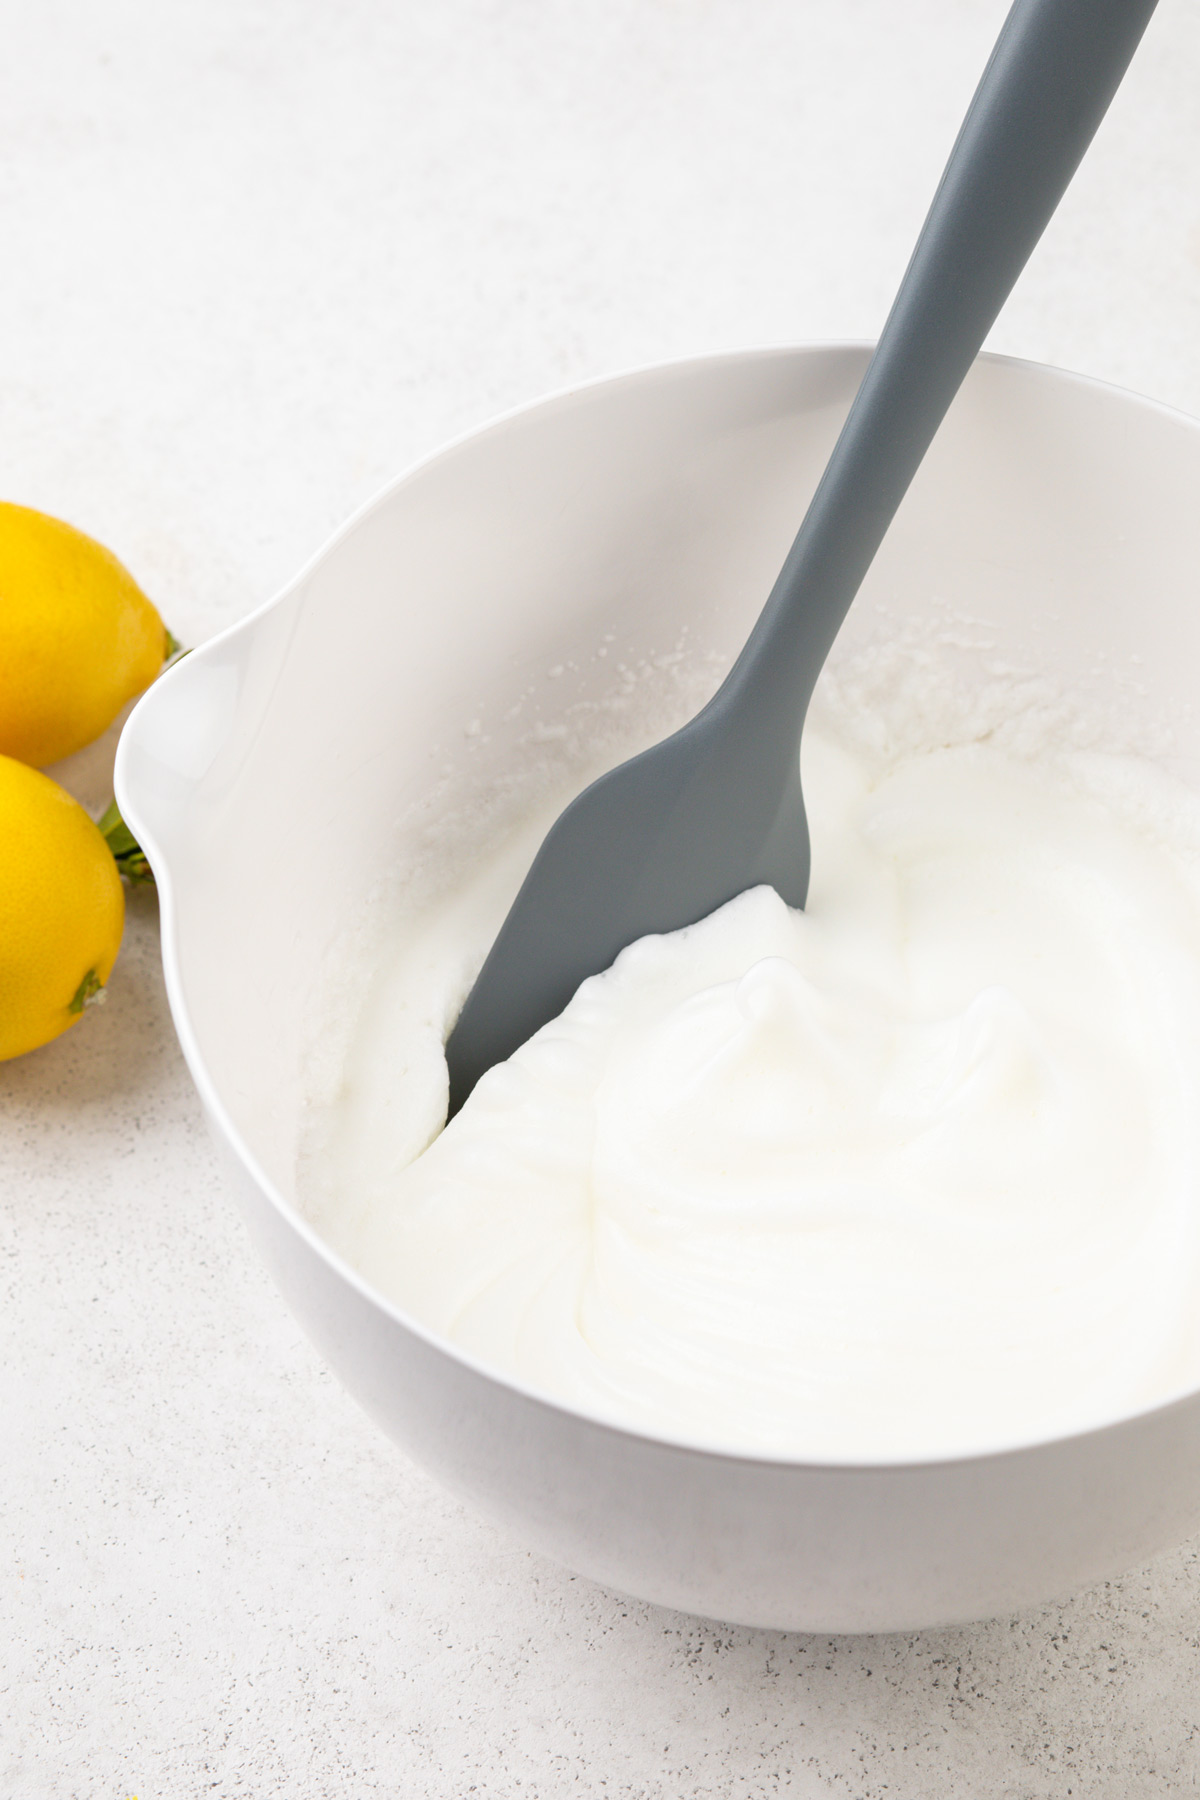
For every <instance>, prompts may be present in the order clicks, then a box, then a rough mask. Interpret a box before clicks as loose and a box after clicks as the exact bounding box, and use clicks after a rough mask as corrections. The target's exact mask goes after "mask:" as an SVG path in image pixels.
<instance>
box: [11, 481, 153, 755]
mask: <svg viewBox="0 0 1200 1800" xmlns="http://www.w3.org/2000/svg"><path fill="white" fill-rule="evenodd" d="M169 641H170V640H169V638H168V635H167V630H166V627H165V626H164V624H163V622H162V620H161V619H160V618H159V616H158V613H157V612H156V611H155V608H154V607H153V606H152V605H151V603H150V601H149V600H147V598H146V596H145V594H143V592H142V590H141V588H140V587H139V586H138V585H137V582H136V581H135V580H134V579H133V576H132V575H130V573H129V571H128V570H127V569H125V568H124V567H123V566H122V565H121V564H120V563H119V562H118V561H117V559H116V557H115V556H114V555H113V554H112V552H111V551H109V550H106V549H105V548H104V546H103V544H98V543H96V541H95V539H94V538H90V537H85V536H84V534H83V532H82V531H76V530H75V528H74V526H72V525H65V524H64V523H63V521H62V520H61V519H52V518H50V517H49V516H48V514H46V513H40V512H34V510H33V509H32V507H28V506H13V505H11V504H9V503H8V502H6V501H0V754H3V755H5V756H15V757H17V758H18V759H19V760H20V761H21V762H25V763H32V764H33V766H34V768H36V769H40V768H43V767H44V766H45V764H46V763H52V762H57V761H58V760H59V758H60V757H63V756H70V755H71V754H72V753H73V752H74V751H76V750H82V749H83V746H84V745H85V744H90V743H91V741H92V739H93V738H97V737H99V736H100V733H101V732H102V731H105V730H107V728H108V726H110V725H111V724H112V722H113V720H114V719H115V718H116V716H117V714H118V713H119V712H120V710H121V708H122V707H123V706H124V705H125V702H126V701H127V700H132V699H133V697H134V695H135V694H140V693H141V691H142V689H143V688H145V687H149V685H150V683H151V682H152V681H153V680H154V677H155V676H156V675H157V674H158V672H159V670H160V669H161V668H162V665H163V660H164V658H165V656H166V654H167V648H168V643H169Z"/></svg>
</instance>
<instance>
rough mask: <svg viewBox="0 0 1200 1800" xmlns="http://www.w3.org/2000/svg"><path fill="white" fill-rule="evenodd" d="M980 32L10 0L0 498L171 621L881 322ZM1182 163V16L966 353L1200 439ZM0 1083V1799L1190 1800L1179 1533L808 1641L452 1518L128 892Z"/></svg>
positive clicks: (1194, 1616) (990, 13)
mask: <svg viewBox="0 0 1200 1800" xmlns="http://www.w3.org/2000/svg"><path fill="white" fill-rule="evenodd" d="M1003 12H1004V0H905V4H903V5H900V4H897V0H493V3H491V4H488V3H487V0H343V3H342V4H341V5H339V6H337V7H334V6H332V5H328V4H325V5H322V4H319V3H318V0H290V3H289V0H279V3H276V4H269V5H268V4H262V3H261V0H238V3H235V0H207V4H205V5H203V6H202V5H200V4H192V5H181V4H178V3H177V0H166V3H163V0H160V3H159V4H157V5H152V4H151V3H150V0H125V3H123V4H122V3H121V0H92V3H91V4H84V3H83V0H41V3H40V4H38V5H36V6H32V5H29V4H24V5H21V4H20V3H19V0H3V4H2V5H0V42H2V44H3V55H2V56H0V269H2V275H0V495H3V496H4V497H5V498H9V499H14V500H19V501H23V502H26V503H29V504H32V505H35V506H40V507H43V508H45V509H46V510H48V511H51V512H54V513H57V514H60V515H62V516H65V517H67V518H69V519H71V520H72V521H74V522H75V523H76V524H78V525H80V526H82V527H84V528H85V529H87V530H89V531H92V532H93V533H95V534H96V535H97V536H99V537H100V538H102V539H103V540H104V541H106V542H107V543H109V544H110V545H111V546H112V547H113V549H115V550H116V551H117V553H118V554H119V555H120V556H121V557H122V558H123V559H124V560H125V561H126V562H127V563H128V564H129V565H130V566H131V568H132V569H133V570H134V572H135V574H137V576H138V577H139V579H140V580H141V581H142V582H143V584H144V585H145V586H146V587H147V589H148V590H149V591H150V593H151V594H152V595H153V596H154V597H155V598H156V600H157V601H158V603H159V605H160V607H161V609H162V611H163V613H164V614H165V616H166V618H167V619H168V621H169V623H170V624H171V626H172V628H173V629H174V631H175V633H176V635H177V636H179V637H180V638H182V639H183V640H184V641H185V642H189V643H198V642H200V641H202V640H203V639H204V638H205V637H207V636H208V635H210V634H211V633H212V632H213V631H215V630H216V629H218V628H219V627H220V626H222V625H224V624H226V623H228V622H230V621H231V620H233V619H235V618H237V617H239V616H240V615H241V614H242V613H243V612H244V611H245V610H246V609H247V608H248V607H249V606H251V605H252V604H254V603H256V602H258V601H260V600H262V599H264V598H266V597H267V596H268V595H269V594H270V593H271V591H272V590H273V589H274V588H276V587H277V586H278V585H280V584H281V583H282V582H283V581H284V580H285V579H286V578H288V577H289V576H290V575H291V574H292V573H293V572H294V570H295V569H296V567H297V566H298V564H299V563H300V562H301V561H302V560H303V559H304V558H306V557H307V556H308V555H309V554H310V553H311V552H312V551H313V550H315V549H316V548H317V547H318V546H319V544H320V543H321V542H322V540H323V539H324V538H325V536H326V535H327V534H328V533H329V532H330V530H331V529H332V528H333V527H334V526H336V525H337V524H338V523H339V522H340V520H341V519H342V518H343V517H344V516H345V515H346V513H347V512H348V511H349V510H350V509H351V508H352V507H354V506H356V505H357V504H358V503H359V502H360V501H362V500H363V499H365V498H366V497H367V496H369V495H370V493H371V492H372V491H373V490H374V489H375V488H376V487H377V486H378V485H379V484H380V483H381V482H382V481H384V480H385V479H387V478H388V477H390V476H391V475H393V474H394V473H396V472H397V471H398V470H399V469H400V468H401V467H403V466H404V465H405V464H406V463H408V462H409V461H411V460H412V459H413V458H415V457H417V456H419V455H421V454H423V453H425V452H426V451H429V450H431V449H433V448H434V447H435V446H436V445H437V444H438V443H439V442H440V441H441V440H443V439H445V438H447V437H448V436H450V435H451V434H454V433H457V432H459V431H461V430H463V429H465V428H467V427H469V426H471V425H473V424H475V423H477V422H479V421H482V420H483V419H484V418H486V417H487V416H488V415H489V414H490V413H493V412H494V411H496V410H498V409H499V408H502V407H507V406H508V405H510V404H513V403H516V402H518V401H522V400H525V399H529V398H532V397H535V396H536V395H538V394H539V393H541V392H543V391H545V390H547V389H549V388H552V387H556V386H560V385H562V384H564V383H567V382H571V381H574V380H576V379H579V378H582V377H586V376H591V375H595V374H601V373H605V372H607V371H610V370H613V369H616V368H619V367H622V366H626V365H629V364H636V363H642V362H647V361H652V360H655V359H658V358H661V357H669V356H677V355H681V354H686V353H690V352H693V351H702V350H707V349H718V348H729V347H733V346H738V345H743V344H749V343H756V342H781V341H789V340H797V341H799V340H807V339H814V338H828V337H847V336H848V337H869V336H872V335H874V334H875V333H876V332H877V330H878V328H879V325H880V323H881V321H882V318H883V316H884V313H885V311H886V307H887V303H888V300H889V298H890V295H891V293H892V291H893V289H894V286H895V284H896V282H897V280H898V278H899V276H900V273H901V271H902V268H903V265H904V262H905V260H906V257H907V252H908V249H909V246H910V244H911V240H912V238H913V236H914V234H915V231H916V229H917V226H918V225H919V222H920V219H921V217H922V215H923V213H924V209H925V206H926V204H927V202H928V199H929V197H930V194H931V192H932V189H933V185H934V183H935V180H936V177H937V175H938V173H939V171H940V167H941V164H942V162H943V160H944V157H945V154H946V152H947V150H948V148H949V144H950V141H951V139H952V137H953V133H954V130H955V128H956V126H957V123H958V120H959V117H960V116H961V113H962V111H963V109H964V107H965V105H966V102H967V100H968V98H969V95H970V92H971V90H972V88H973V86H974V83H975V80H976V78H977V76H978V73H979V70H980V69H981V67H982V64H983V62H984V59H985V57H986V54H987V51H988V49H989V47H990V44H991V42H992V39H993V37H994V35H995V32H996V30H997V29H998V27H999V24H1000V20H1001V17H1002V15H1003ZM1198 169H1200V4H1198V0H1162V5H1161V7H1160V15H1159V16H1158V17H1157V18H1156V19H1155V21H1154V22H1153V23H1152V25H1151V28H1150V33H1149V35H1148V37H1147V40H1146V42H1145V45H1144V46H1143V49H1142V51H1141V53H1140V55H1139V58H1138V60H1137V62H1136V63H1135V66H1134V69H1133V71H1132V73H1131V75H1130V77H1129V79H1128V82H1127V84H1126V87H1125V88H1124V89H1123V91H1122V93H1121V94H1120V95H1119V96H1118V99H1117V102H1116V104H1115V106H1114V108H1113V111H1112V113H1111V115H1110V117H1109V119H1108V121H1107V122H1106V124H1105V125H1104V127H1103V128H1102V131H1101V134H1100V137H1099V138H1098V139H1097V142H1096V145H1095V148H1094V151H1093V153H1092V155H1091V157H1090V159H1089V161H1088V162H1087V164H1086V165H1085V167H1084V169H1083V171H1082V172H1081V174H1080V176H1079V178H1078V180H1077V182H1076V185H1075V187H1074V189H1073V190H1072V192H1071V194H1070V195H1069V196H1068V199H1067V201H1066V203H1065V204H1064V207H1063V209H1062V212H1061V214H1060V216H1059V218H1058V219H1057V220H1056V221H1055V223H1054V224H1053V226H1052V227H1051V230H1050V232H1049V234H1048V235H1047V238H1046V240H1045V241H1044V243H1043V245H1042V247H1041V248H1040V250H1039V251H1038V253H1037V254H1036V257H1035V259H1034V261H1033V262H1032V263H1031V265H1030V267H1029V270H1028V272H1027V274H1026V276H1025V277H1024V279H1023V282H1022V284H1021V286H1020V289H1019V291H1018V293H1017V295H1016V296H1014V298H1013V300H1012V302H1011V303H1010V305H1009V307H1008V309H1007V311H1006V313H1005V315H1004V316H1003V318H1002V320H1001V322H1000V325H999V326H998V328H997V330H996V332H995V334H994V337H993V340H992V347H994V348H997V349H1002V350H1006V351H1010V352H1013V353H1015V354H1018V355H1023V356H1030V357H1035V358H1040V359H1043V360H1046V361H1051V362H1058V363H1062V364H1064V365H1066V366H1068V367H1071V368H1077V369H1081V370H1084V371H1086V372H1088V373H1091V374H1094V375H1099V376H1102V377H1106V378H1108V379H1110V380H1113V381H1117V382H1120V383H1123V384H1125V385H1127V386H1130V387H1133V388H1137V389H1140V390H1141V391H1143V392H1146V393H1150V394H1152V395H1154V396H1156V397H1158V398H1160V399H1163V400H1167V401H1170V402H1172V403H1174V404H1176V405H1179V406H1182V407H1184V408H1187V409H1190V410H1192V411H1194V412H1200V179H1198V178H1197V170H1198ZM1198 586H1200V579H1198ZM319 726H320V721H319V720H316V721H314V728H316V729H319ZM0 1108H2V1114H0V1271H2V1274H0V1308H2V1311H0V1437H2V1443H0V1451H2V1457H3V1463H2V1467H3V1473H2V1476H0V1520H2V1537H0V1582H2V1600H0V1800H9V1797H10V1796H11V1797H12V1800H17V1797H20V1800H27V1797H34V1796H36V1797H37V1800H74V1797H76V1796H78V1797H79V1800H93V1797H95V1800H125V1797H126V1796H131V1795H137V1796H139V1800H184V1797H190V1796H194V1795H195V1796H198V1795H202V1794H214V1795H217V1796H225V1795H230V1796H234V1795H237V1796H241V1795H246V1796H253V1797H254V1800H262V1797H265V1796H274V1795H282V1796H289V1797H290V1796H295V1797H296V1800H324V1797H326V1796H329V1797H330V1800H335V1797H336V1800H343V1797H345V1800H361V1797H364V1796H368V1795H396V1796H405V1797H409V1796H411V1797H413V1800H418V1797H424V1796H435V1795H436V1796H439V1797H442V1796H458V1795H467V1794H478V1795H482V1796H487V1797H489V1800H509V1797H510V1796H511V1797H516V1796H521V1797H523V1800H524V1797H529V1796H534V1797H547V1800H549V1797H553V1796H558V1795H576V1794H578V1795H588V1796H606V1797H608V1800H618V1797H621V1800H626V1797H627V1800H651V1797H653V1800H659V1797H660V1796H661V1797H663V1800H693V1797H696V1800H699V1797H700V1796H704V1797H705V1800H708V1797H709V1796H713V1797H718V1796H720V1797H725V1796H729V1797H731V1800H734V1797H736V1800H742V1797H746V1800H749V1797H751V1796H759V1795H763V1796H767V1795H776V1794H794V1795H803V1796H809V1795H812V1796H817V1795H826V1794H842V1795H848V1796H852V1797H854V1800H874V1797H876V1796H884V1795H887V1796H902V1797H908V1796H912V1797H913V1800H927V1797H930V1796H940V1795H951V1794H953V1795H955V1796H975V1795H978V1796H987V1797H988V1800H992V1797H995V1800H1002V1797H1003V1800H1025V1797H1026V1796H1030V1797H1032V1796H1043V1795H1045V1796H1056V1797H1057V1796H1061V1795H1069V1794H1074V1795H1082V1796H1087V1797H1089V1800H1092V1797H1096V1796H1099V1797H1101V1800H1110V1797H1111V1800H1118V1797H1120V1800H1140V1797H1141V1796H1150V1795H1154V1796H1158V1795H1177V1794H1191V1793H1194V1792H1196V1791H1197V1789H1198V1788H1200V1556H1198V1554H1197V1548H1196V1547H1195V1546H1193V1547H1191V1548H1188V1549H1184V1550H1181V1551H1179V1552H1177V1553H1175V1554H1173V1555H1170V1556H1168V1557H1166V1558H1164V1559H1162V1560H1161V1561H1160V1562H1158V1563H1157V1564H1156V1565H1155V1566H1154V1567H1153V1568H1152V1569H1150V1570H1147V1571H1144V1572H1142V1573H1138V1574H1134V1575H1131V1576H1129V1577H1128V1578H1126V1579H1125V1580H1123V1581H1121V1582H1116V1583H1112V1584H1110V1585H1108V1586H1106V1587H1104V1588H1103V1589H1100V1590H1098V1591H1095V1592H1092V1593H1089V1594H1087V1595H1084V1596H1082V1597H1080V1598H1078V1599H1076V1600H1074V1601H1072V1602H1071V1603H1069V1604H1068V1605H1067V1606H1065V1607H1063V1608H1049V1609H1046V1610H1045V1611H1043V1612H1041V1613H1038V1614H1034V1615H1030V1616H1027V1617H1024V1618H1021V1619H1019V1620H1015V1621H1005V1622H1002V1623H997V1624H991V1625H984V1626H978V1627H972V1628H969V1629H961V1630H953V1631H941V1632H932V1633H926V1634H922V1635H920V1636H916V1637H909V1638H887V1639H874V1640H866V1639H859V1640H852V1639H845V1640H828V1639H819V1640H818V1639H812V1638H804V1637H798V1636H780V1635H774V1634H771V1633H766V1632H753V1631H745V1630H734V1629H726V1628H722V1627H719V1626H714V1625H709V1624H705V1623H701V1622H697V1621H695V1620H691V1619H686V1618H682V1617H680V1616H678V1615H673V1614H667V1613H663V1612H660V1611H656V1610H655V1609H653V1608H650V1607H646V1606H642V1605H639V1604H634V1603H631V1602H625V1601H622V1600H620V1599H617V1598H614V1597H613V1596H612V1595H610V1594H607V1593H604V1592H602V1591H600V1590H598V1589H596V1588H594V1587H592V1586H591V1585H590V1584H589V1583H587V1582H585V1581H582V1580H577V1579H574V1578H572V1577H571V1576H569V1575H567V1574H565V1573H563V1572H562V1571H560V1570H558V1569H556V1568H554V1567H551V1566H549V1565H547V1564H545V1563H542V1562H540V1561H538V1560H536V1559H534V1558H531V1557H530V1556H528V1555H527V1554H525V1553H524V1552H523V1551H522V1550H521V1549H520V1548H519V1547H516V1546H514V1545H513V1544H511V1543H509V1542H507V1541H505V1540H504V1539H502V1538H501V1537H500V1536H498V1535H497V1534H496V1533H494V1532H493V1531H492V1530H491V1529H490V1528H489V1527H487V1526H485V1525H483V1524H481V1523H480V1522H478V1521H477V1520H476V1519H475V1518H474V1517H472V1516H470V1515H468V1514H467V1513H466V1512H464V1511H463V1510H462V1509H461V1508H460V1507H459V1506H458V1505H457V1504H456V1503H455V1502H454V1501H452V1500H450V1499H448V1498H447V1497H446V1495H445V1494H443V1493H442V1492H441V1491H440V1490H439V1489H438V1488H436V1487H435V1486H434V1485H433V1483H432V1482H431V1481H429V1480H428V1479H427V1478H426V1477H425V1476H424V1474H423V1473H421V1472H420V1471H419V1470H417V1469H415V1468H413V1467H412V1466H410V1465H409V1464H408V1463H407V1462H406V1460H405V1459H404V1457H403V1456H402V1455H401V1454H400V1453H399V1452H398V1451H397V1450H395V1449H394V1448H393V1447H392V1446H391V1445H390V1444H389V1443H387V1442H386V1441H385V1440H384V1439H383V1438H382V1437H381V1436H380V1435H379V1434H378V1433H377V1432H376V1431H375V1430H374V1429H373V1427H371V1426H370V1425H369V1424H368V1422H367V1421H366V1420H365V1419H364V1418H363V1417H362V1416H361V1415H360V1414H359V1413H358V1411H357V1409H356V1408H355V1407H354V1406H353V1405H352V1404H351V1402H350V1401H349V1400H348V1399H347V1398H346V1397H345V1396H344V1395H343V1394H342V1393H341V1391H340V1390H339V1389H338V1388H337V1387H336V1386H335V1384H334V1382H333V1380H332V1379H331V1377H330V1376H328V1375H327V1374H326V1373H325V1372H324V1370H323V1369H322V1367H321V1366H320V1364H319V1363H318V1362H317V1360H316V1358H315V1356H314V1355H313V1353H312V1352H311V1351H310V1350H309V1348H308V1346H307V1344H306V1343H305V1342H304V1341H303V1340H302V1339H301V1337H300V1335H299V1333H298V1331H297V1329H296V1328H295V1327H294V1325H293V1324H292V1322H291V1320H290V1318H289V1317H288V1316H287V1314H286V1313H285V1312H284V1310H283V1308H282V1306H281V1304H280V1302H279V1301H278V1300H277V1298H276V1296H275V1294H274V1292H273V1291H272V1289H271V1288H270V1287H269V1285H268V1283H267V1281H266V1278H265V1276H264V1275H262V1274H261V1273H260V1271H259V1269H258V1268H257V1266H256V1264H255V1263H254V1261H253V1260H252V1258H251V1255H250V1252H249V1249H248V1246H247V1244H246V1241H245V1239H244V1236H243V1233H242V1230H241V1227H240V1224H239V1223H238V1221H237V1219H236V1217H235V1216H234V1214H233V1211H232V1208H231V1206H230V1205H229V1203H228V1202H227V1200H226V1199H225V1197H224V1195H223V1193H222V1192H221V1189H220V1185H219V1182H218V1179H217V1175H216V1171H215V1167H214V1163H213V1158H212V1155H211V1153H210V1150H209V1147H208V1143H207V1140H206V1138H205V1135H204V1131H203V1127H202V1125H201V1122H200V1117H199V1110H198V1106H197V1103H196V1101H195V1098H194V1096H193V1093H192V1091H191V1088H190V1085H189V1082H188V1079H187V1076H186V1074H185V1072H184V1069H183V1065H182V1062H181V1060H180V1057H179V1054H178V1052H177V1050H176V1047H175V1040H174V1035H173V1032H172V1029H171V1025H170V1020H169V1018H168V1016H167V1012H166V1007H165V1002H164V999H163V994H162V988H161V981H160V976H159V971H158V946H157V927H156V920H155V911H154V903H153V900H152V899H148V898H147V897H145V896H137V897H134V898H133V900H132V902H131V905H130V920H129V926H128V932H127V938H126V944H125V948H124V950H123V953H122V957H121V960H120V962H119V964H118V966H117V970H116V972H115V974H114V976H113V979H112V983H111V994H110V999H109V1003H108V1005H107V1006H106V1007H105V1008H104V1009H100V1010H96V1011H94V1012H93V1013H92V1014H89V1015H88V1016H87V1018H86V1019H85V1020H84V1021H83V1023H82V1025H81V1027H80V1028H79V1029H78V1030H77V1031H75V1032H73V1033H72V1034H70V1036H69V1037H68V1038H66V1039H63V1040H60V1041H59V1042H57V1043H56V1044H53V1045H51V1046H49V1047H47V1048H46V1049H44V1050H42V1051H39V1052H37V1053H35V1054H34V1055H32V1056H30V1057H28V1058H25V1059H23V1060H21V1061H19V1062H14V1063H9V1064H5V1065H4V1066H3V1067H2V1068H0Z"/></svg>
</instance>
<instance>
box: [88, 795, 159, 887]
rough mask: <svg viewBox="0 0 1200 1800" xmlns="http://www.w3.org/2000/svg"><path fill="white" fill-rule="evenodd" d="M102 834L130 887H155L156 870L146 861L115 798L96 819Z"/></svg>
mask: <svg viewBox="0 0 1200 1800" xmlns="http://www.w3.org/2000/svg"><path fill="white" fill-rule="evenodd" d="M96 824H97V826H98V827H99V830H100V834H101V836H102V837H103V839H104V841H105V843H106V844H107V845H108V847H109V849H110V850H111V851H112V853H113V861H114V862H115V863H116V865H117V869H118V871H119V872H120V874H122V875H123V876H124V877H125V879H126V881H127V882H128V883H129V885H130V887H153V886H154V870H153V869H152V868H151V867H150V864H149V863H148V862H147V861H146V853H145V851H144V850H143V849H142V846H141V845H140V844H139V843H138V841H137V839H136V838H135V837H134V835H133V833H132V831H130V829H129V827H128V825H127V824H126V823H125V821H124V819H123V818H122V817H121V809H120V807H119V806H118V805H117V803H116V801H115V800H114V801H113V802H112V803H111V805H109V806H108V807H107V808H106V809H105V811H104V812H103V813H101V815H100V817H99V819H97V821H96Z"/></svg>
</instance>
